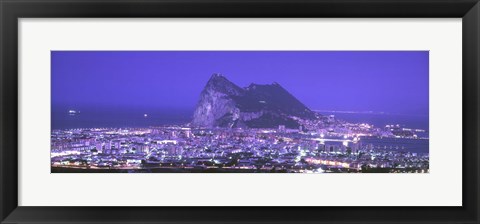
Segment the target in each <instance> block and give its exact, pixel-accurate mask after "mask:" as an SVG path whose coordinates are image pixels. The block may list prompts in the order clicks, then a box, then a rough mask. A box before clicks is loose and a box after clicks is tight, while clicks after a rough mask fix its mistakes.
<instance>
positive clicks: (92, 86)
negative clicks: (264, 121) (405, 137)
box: [51, 51, 429, 115]
mask: <svg viewBox="0 0 480 224" xmlns="http://www.w3.org/2000/svg"><path fill="white" fill-rule="evenodd" d="M51 56H52V62H51V63H52V106H53V107H65V108H82V109H83V110H88V109H89V108H99V107H103V108H117V109H118V108H121V109H124V110H128V109H129V108H148V109H149V110H162V109H168V108H174V109H183V108H185V109H191V110H193V108H194V107H195V105H196V103H197V101H198V98H199V94H200V92H201V90H202V89H203V87H204V86H205V84H206V82H207V81H208V79H209V78H210V76H211V75H212V74H213V73H221V74H223V75H224V76H225V77H227V78H228V79H229V80H231V81H232V82H234V83H236V84H237V85H239V86H240V87H245V86H248V85H249V84H250V83H257V84H270V83H273V82H278V83H279V84H280V85H282V86H283V87H284V88H285V89H287V90H288V91H289V92H290V93H291V94H293V95H294V96H295V97H297V98H298V99H299V100H300V101H301V102H303V103H304V104H305V105H306V106H308V107H309V108H310V109H313V110H349V111H377V112H380V111H382V112H388V113H399V114H421V115H425V114H428V60H429V54H428V51H103V52H102V51H53V52H52V54H51Z"/></svg>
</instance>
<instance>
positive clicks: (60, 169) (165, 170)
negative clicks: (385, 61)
mask: <svg viewBox="0 0 480 224" xmlns="http://www.w3.org/2000/svg"><path fill="white" fill-rule="evenodd" d="M51 173H299V172H298V171H293V170H286V169H282V170H279V169H277V170H262V169H223V168H217V169H201V168H193V169H185V168H148V169H85V168H65V167H51ZM325 173H420V172H419V170H416V169H391V168H370V169H368V170H360V171H359V170H352V169H337V168H335V169H328V170H325Z"/></svg>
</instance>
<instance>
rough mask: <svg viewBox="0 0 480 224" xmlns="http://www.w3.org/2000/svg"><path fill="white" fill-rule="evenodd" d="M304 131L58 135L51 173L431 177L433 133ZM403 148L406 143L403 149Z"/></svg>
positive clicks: (163, 129) (325, 122) (173, 129)
mask: <svg viewBox="0 0 480 224" xmlns="http://www.w3.org/2000/svg"><path fill="white" fill-rule="evenodd" d="M299 123H301V124H302V125H301V126H300V127H299V128H295V129H292V128H287V127H285V126H284V125H279V126H278V127H277V128H200V127H193V126H191V125H189V124H186V125H170V126H159V127H146V128H84V129H66V130H53V131H52V134H51V166H52V172H160V173H168V172H175V173H177V172H201V173H208V172H225V173H229V172H235V173H238V172H245V173H270V172H272V173H369V172H373V173H428V172H429V154H428V150H427V151H426V152H415V150H411V148H409V146H410V145H413V146H414V145H415V144H416V143H419V142H422V141H423V142H426V144H427V145H428V133H426V131H425V130H421V129H411V128H408V127H404V126H402V125H397V124H394V125H386V126H384V127H374V126H373V125H371V124H366V123H349V122H345V121H341V120H338V119H336V118H335V117H334V116H333V115H331V116H319V117H318V119H315V120H300V121H299ZM405 142H407V143H409V144H404V143H405Z"/></svg>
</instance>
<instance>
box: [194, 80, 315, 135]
mask: <svg viewBox="0 0 480 224" xmlns="http://www.w3.org/2000/svg"><path fill="white" fill-rule="evenodd" d="M313 118H315V113H314V112H312V111H311V110H310V109H308V108H307V107H306V106H305V105H303V104H302V103H301V102H300V101H299V100H297V99H296V98H295V97H294V96H292V95H291V94H290V93H289V92H288V91H287V90H285V89H284V88H283V87H282V86H280V84H278V83H273V84H270V85H258V84H251V85H249V86H248V87H246V88H241V87H238V86H237V85H235V84H234V83H232V82H230V81H229V80H228V79H227V78H225V77H224V76H222V75H219V74H214V75H212V77H211V78H210V80H209V81H208V82H207V84H206V85H205V88H204V89H203V91H202V92H201V93H200V100H199V102H198V104H197V107H196V109H195V112H194V115H193V121H192V125H194V126H201V127H250V128H276V127H278V126H279V125H285V126H286V127H289V128H296V127H298V126H299V124H298V122H297V120H298V119H313Z"/></svg>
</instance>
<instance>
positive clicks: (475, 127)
mask: <svg viewBox="0 0 480 224" xmlns="http://www.w3.org/2000/svg"><path fill="white" fill-rule="evenodd" d="M0 15H1V24H0V32H1V35H0V36H1V51H0V57H1V60H0V63H1V64H0V67H1V75H0V83H1V87H0V88H1V92H0V94H1V95H0V97H1V109H0V122H1V123H0V153H1V154H0V155H1V157H0V159H1V161H0V165H1V166H0V192H1V194H0V219H1V220H2V221H1V223H479V222H480V218H479V208H480V206H479V201H480V200H479V195H480V194H479V191H480V190H479V189H480V186H479V173H480V172H479V167H480V166H479V163H480V157H479V153H478V149H479V148H478V146H479V138H478V137H479V127H480V126H479V119H478V113H479V105H480V104H479V101H478V100H479V95H480V93H479V75H480V67H479V62H480V61H479V60H480V57H479V56H480V44H479V41H480V37H479V35H480V4H479V3H478V0H257V1H252V0H222V1H219V0H142V1H136V0H118V1H108V0H99V1H94V0H62V1H59V0H37V1H35V0H0ZM76 17H86V18H107V17H112V18H121V17H212V18H227V17H249V18H252V17H258V18H266V17H273V18H292V17H306V18H312V17H348V18H362V17H363V18H366V17H371V18H462V21H463V24H462V32H463V39H462V41H463V43H462V45H463V53H462V57H463V64H462V66H463V67H462V69H463V75H462V85H463V90H462V91H463V93H462V97H463V99H462V105H463V106H462V110H463V112H462V115H463V118H462V119H463V120H462V123H463V124H462V125H463V139H462V141H463V145H462V146H459V147H462V151H463V167H462V169H463V174H462V175H463V176H462V179H463V183H462V184H463V198H462V199H463V206H461V207H93V206H92V207H25V206H18V198H17V196H18V189H17V188H18V167H17V166H18V151H17V147H18V131H19V129H18V123H17V121H18V73H17V72H18V68H17V64H18V40H17V38H18V23H17V21H18V19H19V18H76ZM445 44H448V43H445ZM446 88H448V87H446ZM446 119H448V118H446ZM426 190H428V189H426ZM39 193H41V192H39ZM445 194H448V192H445ZM438 196H439V197H442V195H438ZM219 197H220V196H219Z"/></svg>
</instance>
